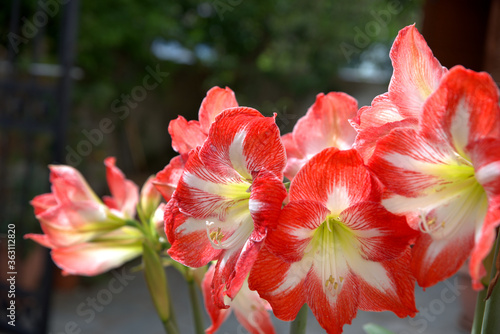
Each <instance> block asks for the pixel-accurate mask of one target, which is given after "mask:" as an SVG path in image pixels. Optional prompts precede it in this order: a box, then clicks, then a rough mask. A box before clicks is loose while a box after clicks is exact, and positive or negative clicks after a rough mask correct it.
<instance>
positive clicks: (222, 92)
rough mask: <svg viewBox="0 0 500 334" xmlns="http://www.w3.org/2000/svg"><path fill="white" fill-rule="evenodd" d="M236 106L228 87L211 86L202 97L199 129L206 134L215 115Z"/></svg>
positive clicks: (232, 93)
mask: <svg viewBox="0 0 500 334" xmlns="http://www.w3.org/2000/svg"><path fill="white" fill-rule="evenodd" d="M235 107H238V102H237V101H236V97H235V96H234V92H233V91H232V90H231V89H230V88H229V87H226V88H220V87H212V88H211V89H210V90H209V91H208V92H207V96H206V97H205V98H204V99H203V102H202V103H201V106H200V111H199V114H198V119H199V120H200V125H201V130H202V131H203V133H205V134H208V130H209V129H210V125H211V124H212V123H213V122H214V121H215V117H216V116H217V115H219V114H220V113H221V112H223V111H224V110H225V109H229V108H235Z"/></svg>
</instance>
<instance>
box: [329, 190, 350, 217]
mask: <svg viewBox="0 0 500 334" xmlns="http://www.w3.org/2000/svg"><path fill="white" fill-rule="evenodd" d="M349 205H350V204H349V193H348V191H347V189H346V188H344V187H341V186H337V187H335V188H333V189H332V190H330V192H329V194H328V199H327V201H326V207H327V208H328V210H330V211H331V212H332V214H337V215H338V214H340V213H341V212H342V211H344V210H345V209H347V208H348V207H349Z"/></svg>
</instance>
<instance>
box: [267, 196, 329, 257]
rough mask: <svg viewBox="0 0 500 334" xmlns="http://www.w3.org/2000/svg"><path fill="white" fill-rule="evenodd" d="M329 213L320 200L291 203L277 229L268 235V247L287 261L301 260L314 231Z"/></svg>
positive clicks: (284, 211) (284, 209) (284, 210)
mask: <svg viewBox="0 0 500 334" xmlns="http://www.w3.org/2000/svg"><path fill="white" fill-rule="evenodd" d="M329 213H330V210H328V209H327V208H326V207H325V206H324V205H323V204H322V203H320V202H315V201H309V200H296V201H293V202H291V203H289V204H288V205H286V206H285V207H284V208H283V210H282V212H281V215H280V217H279V221H278V225H277V227H276V229H275V230H274V231H272V232H271V233H269V235H268V236H267V239H266V241H267V242H266V245H267V248H268V249H269V250H270V251H271V252H272V253H276V254H279V255H280V257H281V258H282V259H283V260H285V261H287V262H295V261H299V260H300V259H302V257H303V256H304V252H305V249H306V247H307V246H308V245H309V243H310V241H311V239H312V237H313V235H314V233H313V232H312V231H313V230H314V229H316V228H317V227H318V226H319V224H321V223H322V222H323V221H324V220H325V218H326V216H327V215H328V214H329ZM290 245H294V247H290Z"/></svg>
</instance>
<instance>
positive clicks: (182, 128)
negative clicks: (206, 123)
mask: <svg viewBox="0 0 500 334" xmlns="http://www.w3.org/2000/svg"><path fill="white" fill-rule="evenodd" d="M168 133H169V134H170V136H171V137H172V148H173V149H174V150H175V151H176V152H179V154H181V155H186V154H188V153H189V151H191V150H192V149H194V148H196V147H197V146H200V145H202V144H203V142H204V141H205V139H206V138H207V135H206V134H205V133H203V131H202V130H201V126H200V122H198V121H189V122H188V121H187V120H186V119H185V118H184V117H182V116H178V117H177V118H176V119H174V120H172V121H170V123H169V125H168Z"/></svg>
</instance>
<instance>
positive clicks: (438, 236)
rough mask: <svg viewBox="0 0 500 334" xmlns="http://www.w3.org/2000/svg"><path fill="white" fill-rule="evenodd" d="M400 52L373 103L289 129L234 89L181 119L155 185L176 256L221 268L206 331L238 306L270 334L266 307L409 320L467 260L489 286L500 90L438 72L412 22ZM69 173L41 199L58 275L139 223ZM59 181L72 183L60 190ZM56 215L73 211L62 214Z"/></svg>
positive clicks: (319, 103)
mask: <svg viewBox="0 0 500 334" xmlns="http://www.w3.org/2000/svg"><path fill="white" fill-rule="evenodd" d="M390 57H391V60H392V63H393V67H394V72H393V75H392V78H391V82H390V85H389V88H388V92H387V93H385V94H382V95H380V96H377V97H376V98H375V99H374V100H373V102H372V104H371V106H367V107H363V108H361V109H359V110H358V106H357V102H356V100H355V99H353V98H352V97H350V96H348V95H347V94H344V93H336V92H333V93H328V94H326V95H325V94H319V95H318V96H317V98H316V101H315V103H314V104H313V105H312V106H311V108H310V109H309V110H308V111H307V114H306V115H305V116H304V117H302V118H301V119H300V120H299V121H298V122H297V124H296V125H295V127H294V129H293V132H292V133H289V134H285V135H283V136H281V135H280V131H279V128H278V126H277V125H276V123H275V117H276V116H274V117H264V116H263V115H261V114H260V113H259V112H258V111H257V110H255V109H252V108H248V107H240V106H238V103H237V101H236V99H235V97H234V93H233V92H232V91H231V90H230V89H229V88H225V89H222V88H218V87H214V88H212V89H211V90H210V91H209V92H208V93H207V96H206V98H205V99H204V100H203V102H202V105H201V108H200V111H199V121H189V122H188V121H186V119H184V118H183V117H182V116H179V117H178V118H177V119H176V120H173V121H171V122H170V125H169V133H170V134H171V136H172V146H173V148H174V149H175V150H176V151H177V152H179V156H177V157H175V158H173V159H172V160H171V161H170V163H169V164H168V165H167V166H166V167H165V169H164V170H163V171H161V172H159V173H158V174H157V175H156V178H155V179H154V180H153V184H154V185H155V186H156V188H157V189H158V191H159V192H161V194H162V195H163V197H164V198H165V200H166V201H167V205H166V207H165V210H164V223H165V234H166V236H167V238H168V242H169V243H170V245H171V246H170V248H169V250H168V254H169V255H170V256H171V258H172V259H174V260H175V261H177V262H179V263H181V264H183V265H185V266H189V267H201V266H205V265H207V264H209V263H210V262H212V261H215V263H214V264H213V265H212V266H211V267H210V270H209V271H208V272H207V273H206V275H205V279H204V281H203V283H202V288H203V293H204V298H205V304H206V308H207V311H208V312H209V314H210V317H211V319H212V326H211V327H210V328H209V329H207V333H213V332H215V331H216V330H217V329H218V327H219V326H220V324H221V323H222V322H223V321H224V319H225V318H226V317H227V315H228V314H229V311H230V309H231V308H232V309H234V310H235V312H236V316H237V317H238V319H239V320H240V322H241V323H242V324H243V325H244V326H245V327H246V328H247V329H248V330H249V331H250V332H251V333H274V329H273V327H272V324H271V321H270V318H269V315H268V313H267V310H269V309H272V311H273V313H274V314H275V315H276V316H277V317H278V318H279V319H282V320H293V319H294V318H295V317H296V316H297V313H298V312H299V310H300V308H301V307H302V306H303V305H304V303H307V304H308V306H309V307H310V308H311V310H312V312H313V313H314V315H315V316H316V318H317V319H318V322H319V323H320V325H321V326H322V327H323V328H324V329H325V330H326V331H327V332H328V333H341V332H342V327H343V326H344V325H345V324H349V323H351V321H352V319H353V318H354V317H355V315H356V313H357V310H358V309H359V310H365V311H385V310H388V311H392V312H394V313H395V314H396V315H398V316H399V317H406V316H414V315H415V313H416V312H417V310H416V308H415V300H414V285H415V281H416V282H417V283H418V284H419V285H420V286H422V287H429V286H432V285H434V284H436V283H437V282H439V281H442V280H444V279H446V278H448V277H450V276H451V275H453V274H454V273H455V272H456V271H457V270H458V269H459V268H460V267H461V266H462V265H464V263H465V262H466V260H467V259H468V258H470V261H469V272H470V275H471V278H472V285H473V287H474V288H475V289H482V288H483V284H482V283H481V279H482V278H483V276H485V268H484V266H483V264H482V261H483V260H484V259H485V257H486V256H487V255H488V253H489V252H490V250H491V249H492V245H493V242H494V239H495V238H496V232H495V229H496V227H497V226H499V225H500V106H499V92H498V88H497V86H496V84H495V83H494V81H493V80H492V78H491V77H490V76H489V75H488V74H486V73H477V72H474V71H471V70H467V69H465V68H463V67H461V66H456V67H453V68H451V69H450V70H448V69H446V68H444V67H442V66H441V65H440V63H439V61H438V60H437V59H436V58H434V56H433V55H432V52H431V50H430V49H429V47H428V46H427V44H426V42H425V40H424V39H423V37H422V36H421V35H420V33H419V32H418V31H417V29H416V28H415V27H414V26H408V27H406V28H404V29H402V30H401V31H400V32H399V34H398V36H397V38H396V40H395V42H394V45H393V47H392V49H391V53H390ZM106 165H107V168H108V176H109V174H111V173H114V174H113V175H117V173H116V170H115V169H114V166H113V164H112V163H110V162H108V163H107V164H106ZM65 171H68V169H67V167H52V173H53V174H52V176H53V177H52V183H53V193H54V194H53V195H52V194H50V195H42V196H40V197H39V198H35V200H34V201H33V204H34V206H35V209H36V211H37V215H38V216H37V217H38V218H39V219H40V221H41V222H42V227H43V228H44V232H45V233H46V235H44V236H33V235H32V236H31V237H32V238H34V239H35V240H37V241H39V242H40V243H42V244H45V245H47V246H49V247H52V248H54V250H53V256H54V259H55V261H56V262H58V263H59V264H61V265H62V266H63V267H64V264H62V263H61V257H60V256H59V255H58V254H60V253H62V254H66V252H68V249H69V252H71V251H72V248H71V247H72V246H71V245H73V242H75V243H76V244H77V245H78V246H77V247H84V248H85V247H90V248H92V247H98V246H96V245H100V243H101V242H102V241H101V240H106V241H107V240H109V239H110V238H113V237H114V235H115V233H121V234H120V238H122V239H123V240H125V241H123V242H124V245H125V244H126V245H127V247H131V248H132V246H131V245H132V244H134V243H135V242H137V240H136V239H133V237H129V236H128V235H127V238H123V235H124V234H125V230H126V229H128V228H129V226H123V227H120V228H119V229H116V227H115V226H116V224H120V222H122V221H123V219H125V218H126V217H127V215H131V214H133V212H131V210H133V206H132V204H131V203H132V202H133V201H134V200H132V199H130V198H123V196H125V194H127V196H135V198H136V199H137V195H136V194H137V191H136V190H135V189H133V190H132V189H130V190H127V189H125V187H128V186H129V185H125V183H123V182H118V181H116V179H115V181H113V180H111V181H110V182H109V183H110V187H111V192H112V194H113V196H114V197H113V199H111V200H106V201H105V203H106V204H102V203H101V202H98V201H97V200H96V197H95V195H94V194H93V193H92V192H91V191H90V190H85V191H81V190H80V188H79V187H80V185H79V184H78V185H77V184H76V183H78V182H80V183H81V182H83V181H81V179H80V178H78V177H76V176H74V175H73V176H72V178H71V180H73V179H75V180H77V181H74V182H73V181H71V182H70V181H67V180H66V178H64V177H63V176H61V175H62V174H63V172H65ZM113 171H115V172H113ZM72 173H73V174H74V173H75V172H72ZM284 177H286V178H287V179H288V180H290V185H289V190H288V191H287V187H286V186H285V184H284V183H283V180H284ZM60 180H63V181H61V182H64V184H61V185H59V181H60ZM117 183H119V184H120V187H122V188H120V189H118V186H117V185H115V184H117ZM59 187H70V188H71V189H75V190H74V191H71V192H70V196H67V195H64V196H63V195H61V192H60V191H59ZM82 189H87V187H86V185H85V187H82ZM66 192H67V190H66ZM132 194H134V195H132ZM120 196H121V197H120ZM56 202H57V206H56ZM90 204H92V206H91V205H90ZM53 207H55V208H56V209H55V210H52V211H54V212H51V213H50V214H49V213H48V212H49V209H52V208H53ZM61 212H64V213H66V214H67V215H68V212H69V213H70V214H71V215H72V214H73V213H74V212H78V213H75V220H73V219H74V217H73V216H71V217H70V216H67V217H66V218H65V219H59V218H58V217H57V218H52V217H53V216H55V215H56V214H58V213H61ZM82 212H83V213H82ZM97 214H99V215H100V216H99V217H95V215H97ZM55 221H57V226H54V224H52V223H53V222H55ZM61 221H62V222H64V223H60V222H61ZM87 221H92V223H91V224H87V223H86V222H87ZM96 222H98V224H99V229H96V228H95V226H94V225H92V224H97V223H96ZM113 224H114V225H113ZM80 227H82V228H80ZM108 227H109V228H110V229H113V232H111V234H109V230H108ZM55 229H57V233H58V234H57V235H56V234H55V232H54V230H55ZM68 231H71V233H72V239H70V240H71V241H70V242H69V244H68V243H66V242H64V243H63V244H60V243H59V240H60V239H59V238H60V237H59V233H65V232H68ZM75 231H78V232H75ZM88 231H91V233H89V232H88ZM73 234H74V235H73ZM54 237H56V238H57V240H55V239H54ZM63 239H64V238H63ZM122 239H120V240H122ZM65 240H66V239H65ZM89 241H90V242H89ZM82 242H83V243H82ZM81 245H83V246H81ZM123 247H125V246H123ZM58 259H59V260H58ZM65 269H66V270H67V271H68V272H70V271H69V270H68V269H67V268H66V267H65ZM229 307H231V308H229Z"/></svg>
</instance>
